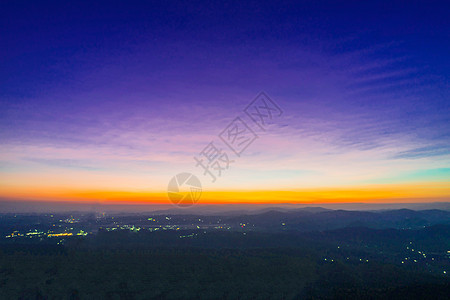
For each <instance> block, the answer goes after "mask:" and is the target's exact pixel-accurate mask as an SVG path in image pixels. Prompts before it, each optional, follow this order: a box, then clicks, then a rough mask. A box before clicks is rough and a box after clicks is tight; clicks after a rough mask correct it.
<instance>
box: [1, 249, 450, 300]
mask: <svg viewBox="0 0 450 300" xmlns="http://www.w3.org/2000/svg"><path fill="white" fill-rule="evenodd" d="M0 262H1V269H0V276H1V277H0V278H1V279H0V284H1V295H2V299H303V298H334V297H358V298H364V299H370V298H372V299H373V298H379V299H386V298H396V299H399V298H404V299H426V298H430V299H431V298H433V299H445V297H447V296H448V295H449V293H450V286H449V284H448V281H445V279H443V278H438V277H436V276H432V275H429V274H426V273H424V272H422V271H420V270H417V269H406V268H402V267H400V266H396V265H394V264H389V263H382V262H375V261H374V262H369V263H363V264H357V263H354V262H353V263H348V262H345V261H344V260H340V259H336V260H334V262H328V263H327V262H325V261H323V259H322V258H321V255H320V254H319V253H316V252H314V251H310V250H308V249H247V250H238V249H227V250H212V249H210V250H205V249H203V250H196V249H180V248H179V249H153V250H138V251H132V250H117V251H114V250H93V251H79V252H75V251H67V249H66V250H64V251H61V252H58V251H55V252H53V253H48V254H42V253H41V254H36V253H32V252H14V253H8V254H2V256H1V259H0Z"/></svg>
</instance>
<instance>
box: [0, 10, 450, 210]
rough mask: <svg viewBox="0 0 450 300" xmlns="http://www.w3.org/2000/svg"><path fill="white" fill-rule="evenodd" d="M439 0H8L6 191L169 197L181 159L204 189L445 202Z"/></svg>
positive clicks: (262, 196) (0, 93) (270, 196)
mask: <svg viewBox="0 0 450 300" xmlns="http://www.w3.org/2000/svg"><path fill="white" fill-rule="evenodd" d="M449 6H450V5H449V3H448V2H447V3H446V2H444V1H442V2H438V1H407V2H406V1H297V2H290V1H276V2H275V1H274V2H265V1H254V2H253V1H220V2H219V1H188V2H183V3H182V2H177V1H76V2H62V1H33V2H31V1H2V2H1V4H0V105H1V109H0V198H2V199H7V200H11V199H12V200H14V201H20V200H30V199H31V200H33V199H36V200H52V201H65V200H73V201H81V202H82V201H106V202H108V201H110V202H114V201H115V202H123V203H131V202H139V203H140V202H143V203H160V204H161V203H162V204H164V203H170V201H169V199H168V197H167V189H168V184H169V182H170V180H171V179H172V178H173V177H174V176H175V175H177V174H179V173H183V172H187V173H192V174H194V176H196V177H197V178H198V179H199V180H200V181H201V186H202V197H201V199H200V200H199V203H272V202H273V203H306V202H311V203H312V202H327V203H334V202H336V203H337V202H393V203H397V202H434V201H449V199H450V184H449V183H450V105H449V104H450V93H449V74H450V60H449V55H448V53H450V24H449V21H448V15H447V12H448V10H449V8H450V7H449ZM260 92H264V93H265V94H264V95H267V96H268V97H269V99H270V101H269V100H267V99H266V104H267V103H269V106H270V105H271V106H270V107H272V108H274V107H276V108H278V110H270V111H269V110H266V111H265V112H266V116H268V115H267V113H273V115H271V116H272V119H270V125H267V127H264V130H263V129H262V128H261V127H259V126H258V125H257V124H256V123H255V122H254V121H253V120H252V119H251V118H250V117H249V115H247V114H246V113H245V111H244V110H245V108H246V107H248V106H249V105H250V107H251V109H253V108H254V104H255V103H260V102H252V101H254V100H255V101H260V100H258V99H259V98H257V96H258V95H260ZM252 103H253V104H252ZM274 105H276V106H274ZM263 110H264V109H263ZM250 116H252V115H251V114H250ZM253 116H255V115H253ZM236 118H239V119H238V120H240V121H239V122H241V123H240V124H241V125H242V124H245V125H246V126H247V127H245V128H248V129H247V130H249V131H247V132H249V133H250V134H252V136H253V137H255V138H254V139H251V143H249V144H248V145H247V147H246V148H245V149H244V150H243V151H242V152H241V153H239V156H238V155H236V153H235V152H234V151H233V150H232V149H231V148H230V147H229V146H228V145H227V144H226V143H225V142H224V140H223V139H221V136H222V138H223V137H224V135H223V133H224V132H225V133H226V134H227V133H228V134H229V132H228V131H227V128H228V129H230V128H233V126H234V125H235V123H234V122H235V121H234V120H235V119H236ZM266 120H267V121H269V119H266ZM260 121H261V120H260ZM230 126H231V127H230ZM226 134H225V135H226ZM227 136H228V138H229V137H230V136H229V135H227ZM242 141H245V139H242ZM210 143H212V144H210ZM208 145H210V146H211V145H214V147H215V148H217V149H219V150H220V151H221V152H220V153H221V155H222V154H225V156H220V157H221V158H225V157H226V158H227V159H228V160H229V161H231V163H230V164H229V165H228V169H224V170H222V171H221V173H220V174H219V173H218V171H217V170H214V167H212V168H210V169H208V170H209V171H211V172H212V173H213V175H214V174H215V180H213V177H212V176H211V175H210V173H205V171H204V169H203V168H202V167H201V166H200V165H198V164H197V162H196V160H195V159H194V157H197V158H201V157H203V158H204V159H206V156H202V155H203V154H202V153H205V150H207V149H208ZM244 145H246V144H245V143H244ZM211 149H212V148H211ZM223 163H224V162H223V160H222V166H223ZM219 175H220V176H219ZM213 181H214V182H213Z"/></svg>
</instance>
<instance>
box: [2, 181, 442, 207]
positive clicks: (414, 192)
mask: <svg viewBox="0 0 450 300" xmlns="http://www.w3.org/2000/svg"><path fill="white" fill-rule="evenodd" d="M0 197H2V198H11V199H24V200H25V199H26V200H46V201H76V202H80V203H82V202H100V203H115V204H170V201H169V199H168V197H167V193H166V192H165V191H158V192H150V191H111V190H70V189H58V188H54V189H32V190H31V189H20V190H19V189H15V188H14V189H12V188H11V189H3V191H2V192H0ZM449 200H450V184H449V182H434V183H418V184H390V185H388V184H385V185H367V186H353V187H342V188H337V187H330V188H309V189H298V190H282V191H279V190H223V191H203V192H202V196H201V198H200V200H199V202H198V204H270V203H273V204H277V203H279V204H281V203H292V204H294V203H299V204H301V203H357V202H367V203H375V202H376V203H398V202H405V201H406V202H427V201H433V202H435V201H449Z"/></svg>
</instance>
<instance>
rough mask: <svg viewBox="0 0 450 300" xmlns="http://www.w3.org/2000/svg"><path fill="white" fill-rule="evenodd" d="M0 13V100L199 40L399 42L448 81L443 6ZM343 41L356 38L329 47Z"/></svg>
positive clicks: (38, 7)
mask: <svg viewBox="0 0 450 300" xmlns="http://www.w3.org/2000/svg"><path fill="white" fill-rule="evenodd" d="M0 5H1V6H0V43H1V44H0V46H1V48H0V57H1V60H0V80H1V82H2V84H1V88H0V92H1V95H2V96H8V95H27V94H28V93H32V92H33V90H34V89H38V88H39V85H40V84H42V83H45V84H52V83H55V82H58V81H61V80H63V81H64V80H70V77H71V73H72V72H77V71H80V70H83V69H86V68H89V67H90V66H89V65H91V64H94V65H95V64H100V65H101V64H102V63H103V60H104V58H105V57H110V56H114V55H117V54H118V53H123V52H126V51H130V49H132V48H133V46H135V45H137V44H140V43H142V42H147V43H149V44H150V45H152V44H155V45H156V44H164V43H166V42H168V41H183V47H186V48H189V47H190V45H192V46H194V45H195V44H197V43H199V42H206V43H208V44H210V45H214V46H218V47H220V46H221V45H230V46H236V47H240V46H242V45H248V44H258V45H260V46H261V47H268V46H269V47H270V45H281V46H283V45H296V44H305V43H306V44H314V43H317V42H321V41H323V42H326V43H328V44H327V49H328V50H329V51H332V52H340V51H348V50H349V49H352V50H354V49H362V48H365V47H370V46H371V45H374V44H380V43H385V42H393V41H401V44H400V45H398V46H397V47H398V48H399V49H398V50H399V51H401V50H404V49H407V53H408V54H409V55H414V56H415V57H416V63H417V61H420V63H423V64H426V65H429V66H430V68H431V70H430V72H434V73H437V74H440V75H443V76H446V77H447V75H448V74H449V59H448V53H449V52H450V42H449V41H450V39H449V31H450V29H449V21H448V19H449V18H448V11H449V8H450V5H449V3H448V2H446V1H442V2H436V1H297V2H295V1H292V2H291V1H280V2H279V1H261V2H259V1H253V2H252V1H186V2H184V1H2V2H1V4H0ZM352 36H358V39H356V40H355V41H349V42H347V43H344V44H341V45H339V44H338V43H336V44H334V42H338V41H340V39H343V38H344V39H346V38H348V37H352ZM150 47H151V46H150ZM343 48H344V49H343ZM151 51H152V50H151V49H149V52H151ZM205 51H206V52H207V51H208V49H205ZM180 52H183V49H180ZM180 55H182V53H180ZM91 67H92V66H91Z"/></svg>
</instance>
